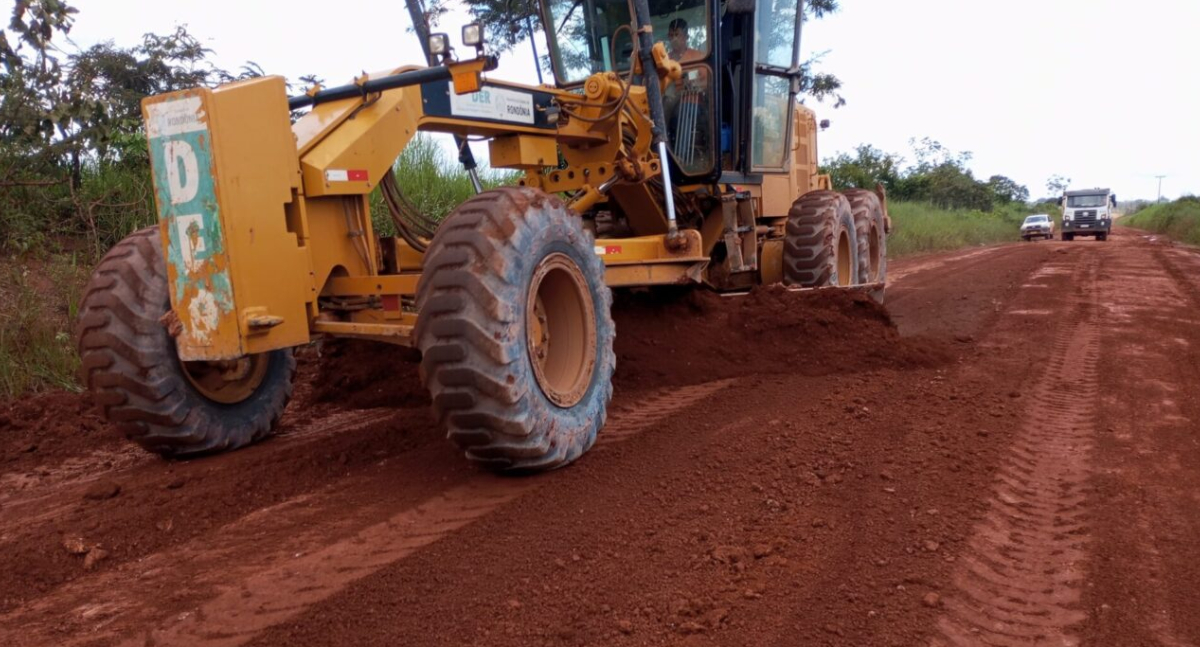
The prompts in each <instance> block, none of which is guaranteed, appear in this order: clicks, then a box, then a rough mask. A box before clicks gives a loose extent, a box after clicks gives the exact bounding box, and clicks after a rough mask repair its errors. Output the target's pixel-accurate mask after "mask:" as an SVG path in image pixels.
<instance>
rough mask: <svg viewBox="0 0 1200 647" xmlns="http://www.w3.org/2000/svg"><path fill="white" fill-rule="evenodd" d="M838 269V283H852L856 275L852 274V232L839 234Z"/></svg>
mask: <svg viewBox="0 0 1200 647" xmlns="http://www.w3.org/2000/svg"><path fill="white" fill-rule="evenodd" d="M837 269H838V274H837V284H838V285H850V283H851V281H853V280H854V277H852V276H850V269H851V266H850V234H848V233H846V232H845V231H843V232H841V234H840V235H839V236H838V242H837Z"/></svg>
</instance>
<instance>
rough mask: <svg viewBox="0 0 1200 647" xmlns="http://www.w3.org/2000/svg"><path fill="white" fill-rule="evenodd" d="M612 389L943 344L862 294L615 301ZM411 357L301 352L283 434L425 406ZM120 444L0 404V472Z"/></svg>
mask: <svg viewBox="0 0 1200 647" xmlns="http://www.w3.org/2000/svg"><path fill="white" fill-rule="evenodd" d="M613 318H614V320H615V322H616V326H617V337H616V354H617V372H616V375H615V376H614V381H615V386H616V388H617V389H618V390H619V391H625V392H629V391H637V390H640V389H653V388H659V387H662V386H680V385H686V384H695V383H700V382H706V381H711V380H717V379H726V378H734V377H742V376H748V375H763V374H776V373H789V374H802V375H825V374H830V373H852V372H860V371H865V370H870V369H874V368H885V367H893V368H906V367H910V368H911V367H923V366H934V365H937V364H940V363H943V362H945V361H946V360H947V359H948V358H949V357H950V352H949V349H948V348H947V347H946V346H945V344H944V342H942V341H937V340H931V339H924V338H901V337H900V334H899V333H898V331H897V330H896V326H895V324H893V322H892V320H891V317H890V316H889V314H888V312H887V310H886V309H885V308H883V307H882V306H879V305H878V304H876V303H875V302H874V301H871V300H870V299H868V298H867V297H865V296H863V295H859V294H853V293H844V292H837V291H814V292H793V291H789V290H786V289H783V288H782V287H778V286H775V287H768V288H760V289H757V290H754V291H753V292H751V293H750V294H748V295H744V296H733V297H723V296H721V295H718V294H716V293H714V292H709V291H705V290H653V291H648V292H636V293H634V292H621V293H619V294H618V295H617V299H616V303H615V305H614V308H613ZM419 362H420V354H419V353H418V352H417V351H416V350H414V349H411V348H403V347H398V346H390V345H387V344H380V343H374V342H364V341H356V340H328V341H326V342H324V343H322V344H320V345H319V346H313V347H308V348H305V349H302V350H301V351H300V370H299V373H298V378H297V379H298V383H297V393H296V397H295V399H294V401H293V404H292V406H291V407H290V409H291V411H290V412H289V413H290V414H291V415H290V416H289V417H288V419H287V420H285V426H286V425H290V426H294V425H296V424H299V423H302V422H305V421H307V420H309V419H311V418H312V416H314V415H324V414H326V413H328V412H330V411H336V410H354V409H371V408H377V407H387V408H410V407H425V406H428V404H429V396H428V393H427V392H426V391H425V388H424V387H423V386H422V385H421V381H420V378H419V376H418V365H419ZM119 442H123V441H122V440H121V439H118V438H116V437H115V436H113V435H112V434H111V433H108V430H107V426H106V425H105V423H104V421H103V420H101V419H100V418H99V417H98V416H97V415H96V414H95V412H94V411H93V409H92V406H91V400H90V398H89V396H88V395H87V394H86V393H82V394H74V393H66V392H60V393H49V394H44V395H39V396H34V397H29V398H23V399H19V400H15V401H12V402H9V403H7V404H4V405H0V462H5V463H8V464H9V465H8V469H13V468H17V469H24V468H29V467H34V466H36V465H37V464H38V463H39V462H40V461H42V460H54V459H58V458H63V457H69V456H77V455H80V454H86V453H88V452H90V451H94V450H96V449H99V448H104V447H107V446H109V445H110V444H112V443H119Z"/></svg>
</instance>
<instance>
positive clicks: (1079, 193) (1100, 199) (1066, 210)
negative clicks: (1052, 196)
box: [1059, 188, 1117, 240]
mask: <svg viewBox="0 0 1200 647" xmlns="http://www.w3.org/2000/svg"><path fill="white" fill-rule="evenodd" d="M1059 203H1060V204H1061V205H1062V210H1063V211H1062V238H1063V240H1074V239H1075V236H1094V237H1095V238H1096V240H1108V233H1109V231H1111V230H1112V221H1113V215H1114V214H1113V210H1114V209H1116V207H1117V196H1116V194H1114V193H1113V192H1112V191H1111V190H1109V189H1101V188H1096V189H1078V190H1074V191H1067V192H1066V193H1064V194H1063V196H1062V197H1061V198H1059Z"/></svg>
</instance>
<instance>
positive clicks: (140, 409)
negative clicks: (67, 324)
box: [76, 227, 296, 457]
mask: <svg viewBox="0 0 1200 647" xmlns="http://www.w3.org/2000/svg"><path fill="white" fill-rule="evenodd" d="M170 307H171V303H170V294H169V293H168V288H167V272H166V263H165V262H164V261H163V256H162V251H161V249H160V243H159V235H158V228H157V227H149V228H146V229H142V230H139V231H137V232H135V233H133V234H131V235H130V236H129V237H127V238H126V239H125V240H123V241H121V242H120V243H118V244H117V245H116V246H115V247H113V248H112V250H110V251H109V252H108V254H106V255H105V257H104V259H103V260H101V261H100V264H99V266H97V267H96V271H95V273H94V274H93V275H92V279H91V281H90V282H89V283H88V285H87V288H86V289H85V291H84V296H83V301H82V303H81V305H80V316H79V322H78V324H77V327H76V339H77V341H78V350H79V357H80V360H81V364H80V378H81V380H82V382H83V384H84V386H85V387H86V388H87V389H88V390H89V391H91V393H92V397H93V399H94V400H95V402H96V405H97V406H98V407H99V409H100V412H101V413H102V414H103V415H104V417H105V418H106V419H108V420H109V421H110V422H111V423H113V425H114V426H115V427H116V428H117V430H118V431H120V432H121V433H122V434H124V435H125V437H127V438H129V439H130V440H133V441H134V442H137V443H138V444H139V445H141V446H142V447H144V448H145V449H147V450H149V451H151V452H154V453H157V454H161V455H163V456H177V457H183V456H193V455H199V454H209V453H214V452H218V451H222V450H227V449H236V448H238V447H241V446H243V445H247V444H250V443H252V442H255V441H257V440H260V439H262V438H264V437H266V436H267V435H269V434H270V433H271V431H272V429H273V428H274V426H275V423H276V422H278V420H279V417H280V416H281V415H282V414H283V410H284V408H285V407H286V406H287V403H288V400H289V399H290V398H291V395H292V378H293V377H294V375H295V372H296V360H295V358H294V357H293V356H292V351H291V349H284V350H277V351H272V352H270V353H264V354H260V355H252V356H250V357H247V358H244V359H242V360H237V361H233V362H227V363H213V362H183V361H180V359H179V355H178V353H177V351H176V349H175V341H174V339H173V338H172V337H171V336H170V335H169V334H168V332H167V329H166V327H165V326H164V325H163V324H162V323H161V322H160V319H161V318H162V316H163V315H164V314H166V312H167V311H168V310H169V309H170Z"/></svg>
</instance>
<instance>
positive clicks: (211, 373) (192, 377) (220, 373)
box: [180, 353, 270, 404]
mask: <svg viewBox="0 0 1200 647" xmlns="http://www.w3.org/2000/svg"><path fill="white" fill-rule="evenodd" d="M180 364H182V365H183V374H184V375H185V376H186V377H187V379H188V382H190V383H191V384H192V386H193V387H195V389H196V390H197V391H199V392H200V395H203V396H204V397H206V398H208V399H209V400H212V401H213V402H219V403H221V404H237V403H239V402H242V401H244V400H246V399H247V398H249V397H250V396H252V395H254V392H255V391H257V390H258V387H259V386H262V383H263V379H265V378H266V376H267V367H268V366H269V364H270V361H269V357H268V355H267V354H266V353H258V354H255V355H249V356H246V357H242V358H239V359H234V360H224V361H215V362H206V361H198V362H180Z"/></svg>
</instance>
